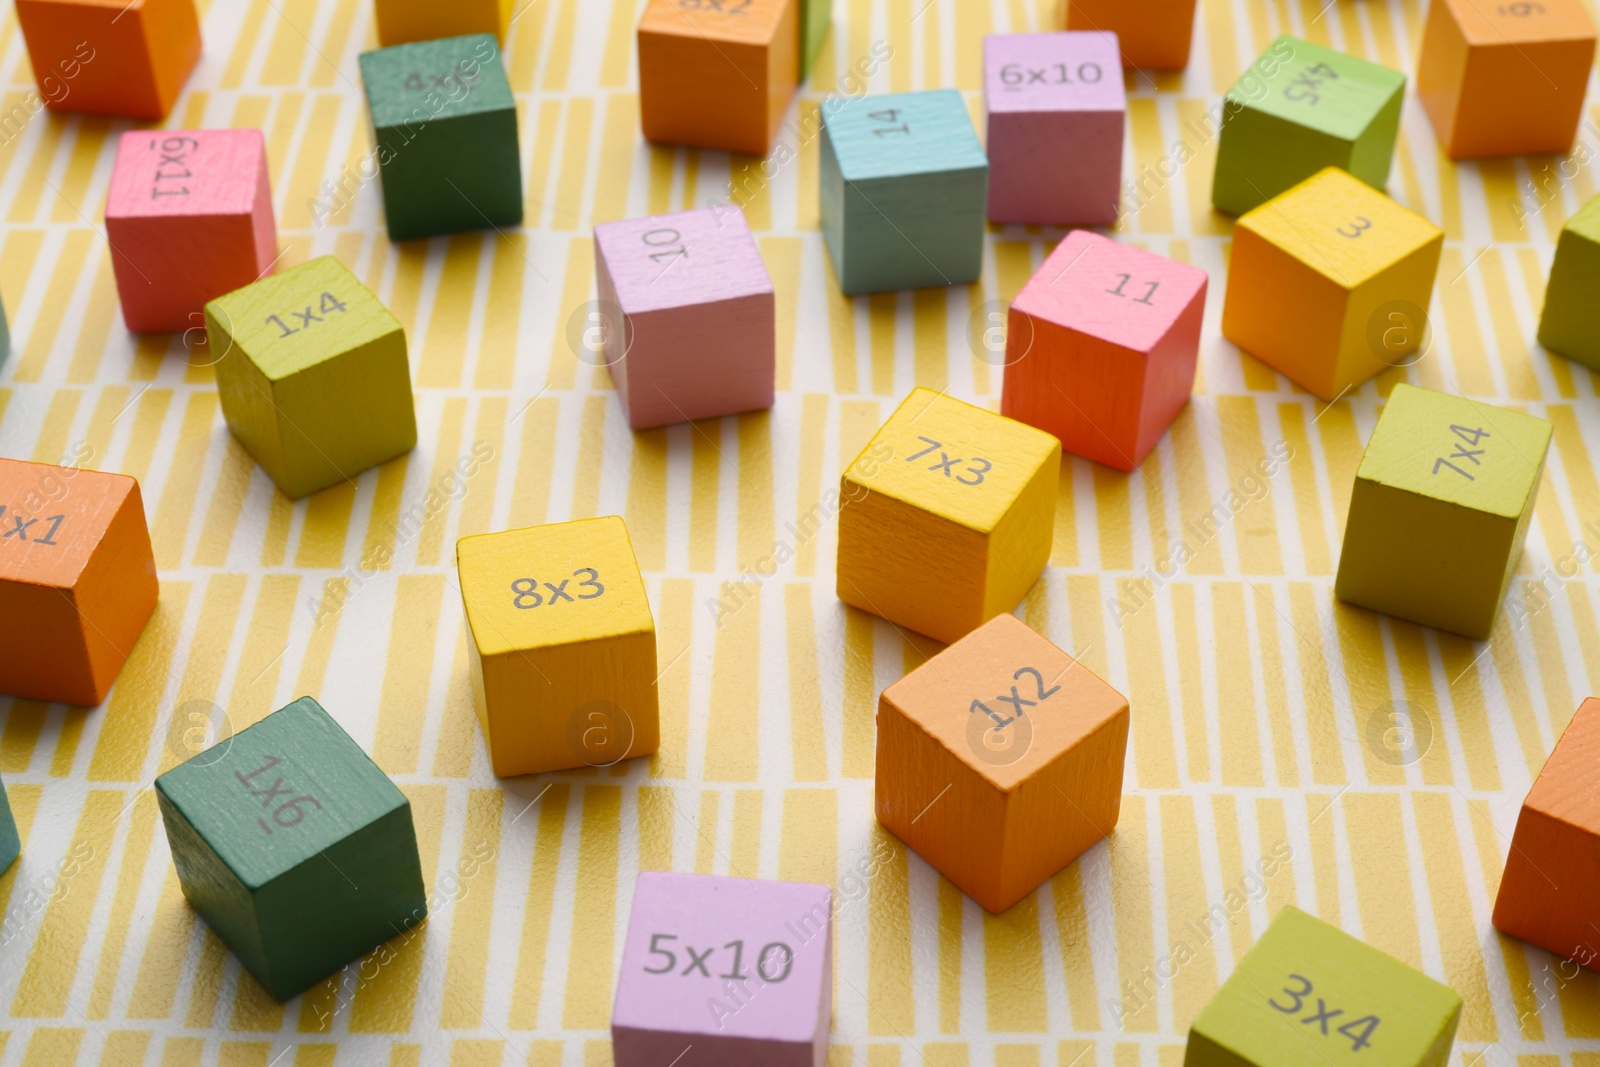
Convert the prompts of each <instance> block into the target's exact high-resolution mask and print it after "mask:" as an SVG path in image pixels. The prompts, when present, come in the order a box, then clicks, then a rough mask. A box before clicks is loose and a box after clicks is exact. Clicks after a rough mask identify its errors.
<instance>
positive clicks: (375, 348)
mask: <svg viewBox="0 0 1600 1067" xmlns="http://www.w3.org/2000/svg"><path fill="white" fill-rule="evenodd" d="M206 332H207V336H208V337H209V339H210V345H211V349H212V351H213V352H220V353H222V354H221V355H220V356H219V357H218V358H217V364H216V374H217V393H218V395H219V397H220V398H221V401H222V414H223V416H224V417H225V418H226V419H227V420H228V428H229V429H231V430H232V431H233V435H234V436H235V437H237V438H238V439H239V443H240V444H241V445H243V446H244V447H245V451H247V452H249V453H250V455H252V456H254V457H255V461H256V462H257V463H259V464H261V467H262V469H263V470H265V471H266V472H267V474H269V475H270V476H271V477H272V480H273V481H274V482H276V483H277V485H278V488H279V489H281V490H283V492H284V493H285V495H287V496H290V497H293V498H299V497H303V496H307V495H309V494H311V493H315V492H316V491H318V490H319V489H326V488H328V487H329V486H331V485H338V484H339V483H340V482H345V481H350V480H351V479H353V478H355V477H356V475H358V474H360V473H361V472H362V471H364V470H367V469H368V468H369V467H376V466H377V465H378V464H380V463H383V462H386V461H388V460H391V459H393V458H395V457H396V456H400V455H404V454H405V453H407V452H409V451H411V449H413V448H415V447H416V444H417V420H416V414H415V410H414V409H413V407H412V401H411V370H410V363H409V362H408V360H407V358H406V333H405V329H404V328H403V327H402V326H401V325H400V323H399V322H398V321H396V319H395V317H394V316H393V315H391V314H389V310H388V308H385V307H384V306H383V305H382V304H381V303H379V302H378V298H377V297H375V296H373V295H372V293H371V292H370V291H369V290H368V289H367V287H366V286H364V285H362V284H361V283H360V282H359V281H357V280H356V276H355V275H354V274H351V273H350V272H349V271H348V270H347V269H345V266H344V264H342V263H340V262H339V261H338V260H337V259H335V258H333V257H332V256H323V257H321V258H320V259H313V260H311V261H310V262H309V263H303V264H301V265H300V266H298V267H295V268H294V269H292V270H286V271H284V272H282V273H281V274H275V275H272V276H271V277H267V278H263V279H262V280H261V281H259V282H256V283H255V284H253V285H248V286H246V287H245V288H243V289H240V290H238V291H237V292H234V293H229V294H228V295H227V296H224V297H221V298H219V299H217V300H213V301H212V302H211V303H209V304H207V305H206Z"/></svg>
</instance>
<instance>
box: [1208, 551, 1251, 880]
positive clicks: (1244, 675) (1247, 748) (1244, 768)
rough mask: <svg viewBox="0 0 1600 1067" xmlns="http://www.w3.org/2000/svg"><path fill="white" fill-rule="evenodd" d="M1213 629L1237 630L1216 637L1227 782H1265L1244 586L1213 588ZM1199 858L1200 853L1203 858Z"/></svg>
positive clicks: (1233, 584) (1219, 721)
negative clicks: (1217, 639)
mask: <svg viewBox="0 0 1600 1067" xmlns="http://www.w3.org/2000/svg"><path fill="white" fill-rule="evenodd" d="M1211 616H1212V625H1213V626H1214V629H1213V630H1212V631H1211V632H1212V633H1213V634H1217V635H1222V634H1232V635H1234V639H1233V640H1220V641H1217V642H1216V650H1217V651H1216V656H1217V658H1216V678H1217V732H1218V733H1219V734H1220V735H1221V737H1222V739H1223V742H1222V745H1221V749H1222V782H1223V784H1224V785H1261V784H1262V780H1263V779H1262V769H1261V731H1260V725H1259V720H1258V719H1257V715H1256V692H1255V678H1254V671H1253V670H1252V665H1253V664H1254V663H1255V660H1256V653H1255V649H1254V648H1253V647H1252V645H1253V643H1252V642H1250V641H1249V640H1248V639H1247V638H1248V635H1249V632H1250V631H1249V624H1248V622H1247V620H1246V618H1245V607H1244V587H1243V586H1242V585H1241V584H1239V583H1236V582H1217V583H1216V584H1214V585H1213V586H1212V587H1211ZM1197 859H1198V857H1197Z"/></svg>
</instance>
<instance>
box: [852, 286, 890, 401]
mask: <svg viewBox="0 0 1600 1067" xmlns="http://www.w3.org/2000/svg"><path fill="white" fill-rule="evenodd" d="M855 308H856V311H857V312H858V313H859V312H860V311H862V310H863V309H864V310H865V311H866V315H867V336H868V338H869V339H870V344H871V348H870V349H869V352H870V354H871V359H872V391H873V392H874V393H877V394H878V395H879V396H887V395H889V394H891V393H894V392H895V364H896V363H897V362H899V361H898V360H897V359H896V358H895V349H896V348H897V347H898V343H899V334H900V329H899V326H900V313H899V308H900V294H899V293H873V294H872V295H871V296H869V297H867V298H866V299H864V300H857V301H855Z"/></svg>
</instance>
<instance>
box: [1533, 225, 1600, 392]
mask: <svg viewBox="0 0 1600 1067" xmlns="http://www.w3.org/2000/svg"><path fill="white" fill-rule="evenodd" d="M1596 293H1600V196H1597V197H1595V198H1593V199H1592V200H1590V201H1589V202H1588V203H1587V204H1585V205H1583V207H1581V208H1579V209H1578V213H1577V214H1576V215H1574V216H1572V218H1570V219H1568V220H1567V224H1566V225H1565V226H1564V227H1562V229H1561V239H1560V240H1559V241H1557V242H1556V258H1555V262H1553V263H1552V264H1551V265H1550V283H1549V285H1548V287H1547V288H1546V289H1545V293H1544V311H1543V313H1541V314H1540V316H1539V343H1540V344H1542V345H1544V346H1545V347H1546V348H1548V349H1549V350H1550V351H1552V352H1555V353H1557V354H1559V355H1563V356H1566V357H1567V358H1568V359H1571V360H1576V361H1577V362H1579V363H1582V364H1583V365H1584V366H1586V367H1590V368H1593V369H1594V370H1600V301H1597V300H1596V299H1595V294H1596Z"/></svg>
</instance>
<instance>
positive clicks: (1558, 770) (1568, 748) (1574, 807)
mask: <svg viewBox="0 0 1600 1067" xmlns="http://www.w3.org/2000/svg"><path fill="white" fill-rule="evenodd" d="M1524 806H1525V807H1528V808H1532V809H1533V810H1535V811H1539V812H1543V813H1544V814H1546V815H1549V816H1551V817H1552V818H1555V819H1560V820H1561V821H1562V822H1565V823H1570V824H1571V825H1573V826H1576V827H1579V828H1580V829H1582V830H1586V831H1588V832H1589V833H1591V834H1594V835H1596V836H1600V699H1596V698H1594V697H1590V698H1589V699H1588V700H1585V701H1584V702H1583V703H1582V704H1580V705H1579V706H1578V713H1577V714H1576V715H1574V716H1573V717H1572V721H1571V722H1570V723H1568V724H1567V728H1566V731H1565V732H1563V733H1562V735H1561V740H1559V741H1557V742H1556V747H1555V749H1554V750H1553V751H1552V752H1551V753H1550V758H1549V759H1547V760H1545V764H1544V770H1542V771H1540V772H1539V777H1538V779H1537V780H1536V781H1535V782H1534V783H1533V788H1532V789H1531V790H1529V791H1528V798H1527V800H1526V801H1524ZM1597 936H1600V935H1597Z"/></svg>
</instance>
